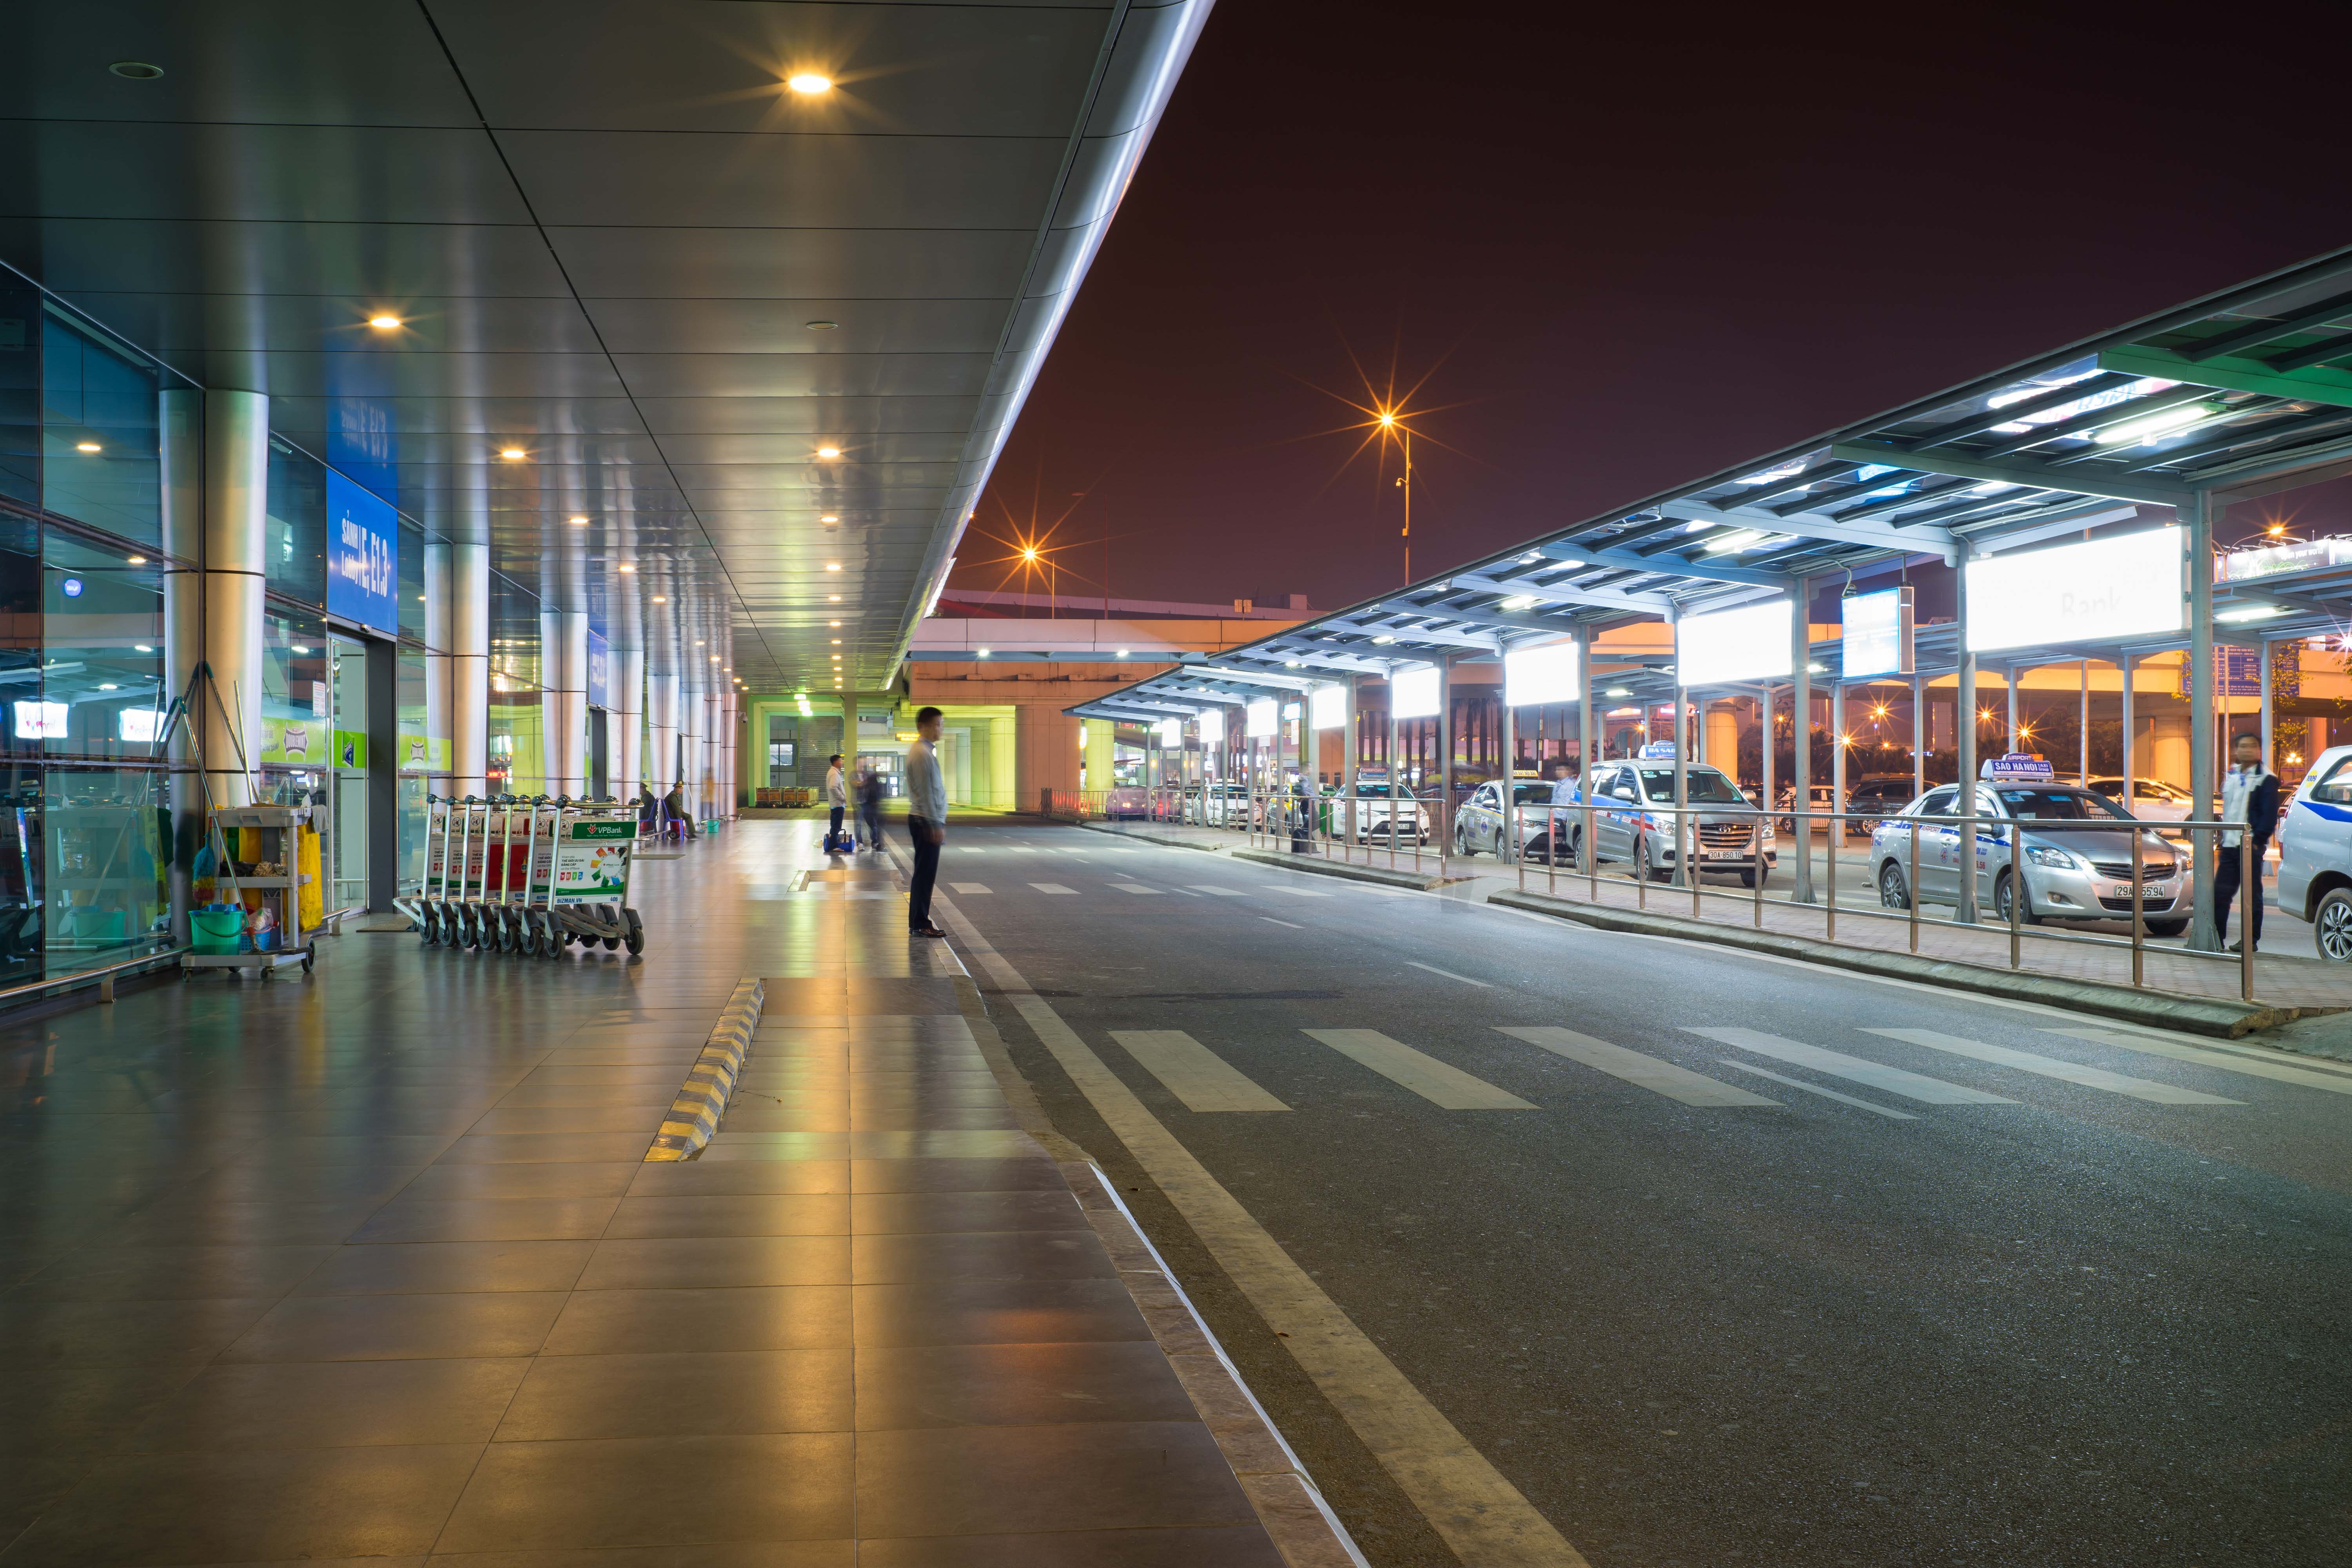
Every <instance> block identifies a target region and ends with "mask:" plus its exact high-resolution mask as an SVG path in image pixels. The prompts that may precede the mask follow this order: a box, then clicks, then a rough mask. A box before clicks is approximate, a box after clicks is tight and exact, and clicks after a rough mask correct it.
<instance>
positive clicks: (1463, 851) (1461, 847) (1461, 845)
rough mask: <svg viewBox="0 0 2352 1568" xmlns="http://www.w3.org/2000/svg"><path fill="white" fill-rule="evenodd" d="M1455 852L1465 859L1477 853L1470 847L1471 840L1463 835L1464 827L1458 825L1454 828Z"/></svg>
mask: <svg viewBox="0 0 2352 1568" xmlns="http://www.w3.org/2000/svg"><path fill="white" fill-rule="evenodd" d="M1475 853H1477V851H1475V850H1474V849H1472V848H1471V847H1470V841H1469V840H1468V839H1466V838H1465V837H1462V829H1461V828H1460V827H1458V826H1457V827H1455V828H1454V854H1456V855H1458V856H1460V857H1462V858H1464V859H1465V860H1466V859H1468V858H1470V857H1471V856H1472V855H1474V854H1475Z"/></svg>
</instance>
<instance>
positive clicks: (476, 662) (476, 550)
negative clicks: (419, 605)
mask: <svg viewBox="0 0 2352 1568" xmlns="http://www.w3.org/2000/svg"><path fill="white" fill-rule="evenodd" d="M489 756H490V547H489V546H488V545H487V544H460V543H452V544H451V545H450V546H449V793H450V794H451V795H456V796H457V797H458V798H459V799H461V800H462V799H463V798H465V797H466V796H467V795H487V794H488V793H489Z"/></svg>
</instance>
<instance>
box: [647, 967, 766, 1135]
mask: <svg viewBox="0 0 2352 1568" xmlns="http://www.w3.org/2000/svg"><path fill="white" fill-rule="evenodd" d="M767 999H768V992H767V987H766V986H764V985H762V984H760V982H759V981H757V980H746V981H744V982H742V983H741V984H739V985H737V986H736V987H735V991H734V994H732V995H730V996H729V997H728V998H727V1005H726V1006H725V1007H723V1008H721V1009H720V1010H719V1024H718V1026H717V1027H715V1028H713V1029H712V1030H711V1031H710V1043H709V1045H707V1046H705V1047H702V1054H701V1055H700V1056H698V1057H697V1058H695V1060H694V1066H693V1067H691V1068H688V1069H687V1074H686V1082H685V1083H683V1084H681V1085H680V1086H679V1087H678V1091H677V1099H676V1100H671V1101H670V1102H669V1110H668V1111H667V1112H666V1113H665V1114H664V1115H663V1117H662V1124H661V1131H659V1132H658V1133H656V1134H655V1136H654V1142H653V1147H652V1148H650V1149H647V1150H646V1164H648V1165H652V1164H658V1163H662V1162H663V1161H667V1160H686V1159H691V1158H692V1157H693V1156H695V1155H696V1154H698V1153H700V1152H702V1148H703V1145H705V1144H707V1143H709V1142H710V1135H711V1134H712V1133H713V1132H715V1131H718V1130H719V1118H720V1117H721V1116H723V1115H725V1114H726V1113H727V1097H728V1096H729V1095H730V1094H732V1093H734V1092H735V1079H736V1078H737V1077H738V1075H740V1073H741V1072H742V1070H743V1057H744V1054H745V1053H746V1052H748V1051H749V1050H751V1037H752V1036H753V1035H755V1034H757V1033H758V1032H759V1028H760V1009H761V1006H762V1005H765V1003H766V1002H767Z"/></svg>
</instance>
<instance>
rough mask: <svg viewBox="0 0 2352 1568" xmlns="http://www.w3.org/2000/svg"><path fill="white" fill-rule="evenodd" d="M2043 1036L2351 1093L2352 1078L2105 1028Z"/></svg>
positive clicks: (2050, 1031)
mask: <svg viewBox="0 0 2352 1568" xmlns="http://www.w3.org/2000/svg"><path fill="white" fill-rule="evenodd" d="M2042 1033H2043V1034H2045V1035H2065V1036H2068V1037H2071V1038H2074V1039H2077V1040H2089V1041H2090V1042H2092V1043H2093V1044H2094V1045H2100V1046H2121V1047H2123V1048H2124V1049H2126V1050H2127V1051H2146V1052H2147V1054H2148V1055H2150V1056H2157V1057H2170V1058H2172V1059H2173V1060H2175V1061H2181V1062H2195V1063H2196V1064H2197V1065H2198V1066H2200V1067H2209V1068H2221V1070H2222V1071H2223V1072H2235V1073H2243V1074H2245V1075H2246V1076H2247V1077H2248V1078H2267V1079H2275V1080H2276V1081H2278V1082H2280V1083H2295V1084H2301V1085H2302V1086H2303V1087H2304V1088H2305V1089H2326V1091H2327V1092H2328V1093H2330V1094H2352V1078H2337V1077H2336V1076H2334V1075H2333V1074H2330V1073H2317V1072H2311V1071H2308V1070H2306V1069H2305V1068H2291V1067H2285V1066H2283V1065H2282V1064H2280V1063H2277V1062H2263V1061H2255V1060H2252V1059H2251V1058H2242V1057H2236V1056H2230V1055H2226V1054H2224V1053H2222V1052H2221V1051H2200V1050H2199V1049H2198V1048H2197V1047H2194V1046H2177V1045H2174V1044H2173V1043H2172V1042H2171V1041H2170V1040H2155V1039H2147V1038H2144V1037H2141V1036H2138V1035H2125V1034H2118V1033H2116V1032H2114V1031H2112V1030H2108V1029H2043V1030H2042Z"/></svg>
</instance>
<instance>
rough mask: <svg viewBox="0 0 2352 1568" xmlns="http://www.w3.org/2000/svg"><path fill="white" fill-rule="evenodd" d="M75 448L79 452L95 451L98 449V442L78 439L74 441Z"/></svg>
mask: <svg viewBox="0 0 2352 1568" xmlns="http://www.w3.org/2000/svg"><path fill="white" fill-rule="evenodd" d="M74 450H75V451H77V452H95V451H97V450H98V443H97V442H95V441H77V442H75V443H74Z"/></svg>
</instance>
